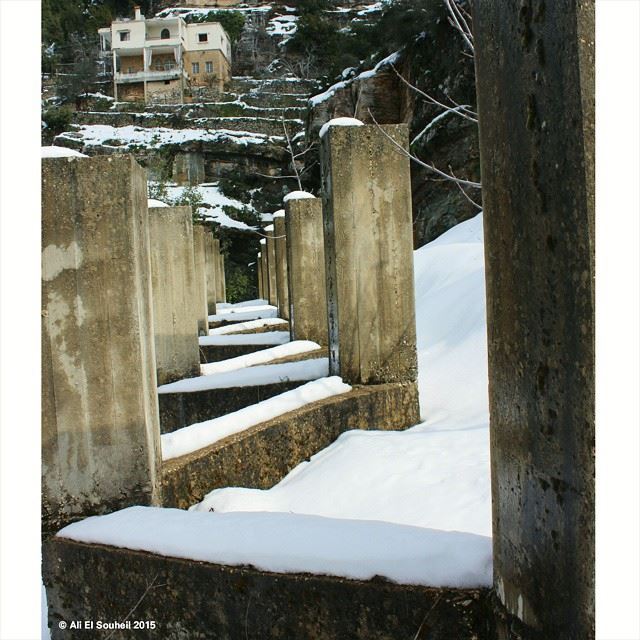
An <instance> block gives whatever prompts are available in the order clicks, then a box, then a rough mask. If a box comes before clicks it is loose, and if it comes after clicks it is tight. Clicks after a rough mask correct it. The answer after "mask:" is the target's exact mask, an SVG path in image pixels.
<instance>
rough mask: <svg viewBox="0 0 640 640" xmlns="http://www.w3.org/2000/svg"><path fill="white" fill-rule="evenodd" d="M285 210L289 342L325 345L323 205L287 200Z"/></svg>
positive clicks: (316, 202) (318, 201)
mask: <svg viewBox="0 0 640 640" xmlns="http://www.w3.org/2000/svg"><path fill="white" fill-rule="evenodd" d="M285 208H286V214H285V227H286V230H287V269H288V274H289V275H288V280H289V308H290V313H289V327H290V331H291V339H292V340H313V341H314V342H317V343H318V344H321V345H327V344H329V339H328V329H327V327H328V325H327V288H326V280H325V265H324V236H323V231H322V201H321V200H319V199H318V198H307V199H303V200H288V201H287V202H286V203H285Z"/></svg>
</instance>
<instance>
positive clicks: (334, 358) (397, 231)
mask: <svg viewBox="0 0 640 640" xmlns="http://www.w3.org/2000/svg"><path fill="white" fill-rule="evenodd" d="M382 129H383V131H381V130H380V129H379V128H378V127H376V126H373V125H371V126H360V127H339V126H338V127H330V128H329V130H328V132H327V133H326V135H325V136H323V138H322V141H321V156H322V178H323V185H324V190H323V191H324V233H325V252H326V260H325V263H326V267H327V300H328V316H329V361H330V371H331V373H332V374H339V375H341V376H342V377H343V378H344V379H345V380H346V381H347V382H349V383H356V384H376V383H383V382H408V381H415V380H416V377H417V357H416V326H415V302H414V293H413V245H412V217H411V216H412V214H411V183H410V174H409V158H408V157H407V156H406V155H405V154H403V153H401V152H400V151H399V150H398V149H397V148H396V147H395V146H394V145H393V144H392V143H391V141H390V140H389V139H388V138H387V136H389V137H391V138H393V140H395V141H396V143H397V144H399V145H400V146H402V147H404V148H408V144H409V141H408V130H407V127H406V126H405V125H386V126H384V127H382ZM385 134H386V135H385Z"/></svg>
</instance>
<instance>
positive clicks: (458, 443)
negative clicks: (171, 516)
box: [196, 215, 491, 536]
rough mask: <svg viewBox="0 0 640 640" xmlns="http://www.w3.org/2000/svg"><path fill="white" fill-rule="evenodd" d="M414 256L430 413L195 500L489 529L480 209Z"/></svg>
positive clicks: (352, 435) (209, 505) (224, 508)
mask: <svg viewBox="0 0 640 640" xmlns="http://www.w3.org/2000/svg"><path fill="white" fill-rule="evenodd" d="M414 264H415V283H416V285H415V294H416V316H417V318H418V321H417V332H418V370H419V387H420V403H421V414H422V418H423V420H424V422H423V423H422V424H420V425H418V426H416V427H414V428H412V429H409V430H407V431H404V432H399V433H398V432H388V431H350V432H348V433H345V434H343V435H342V436H341V437H340V438H338V440H337V441H336V442H335V443H334V444H333V445H331V446H330V447H328V448H327V449H325V450H324V451H321V452H320V453H318V454H317V455H315V456H314V457H313V458H311V460H310V461H309V462H304V463H302V464H301V465H299V466H298V467H297V468H296V469H294V470H293V471H292V472H291V473H290V474H289V475H288V476H287V477H286V478H284V480H282V481H281V482H280V483H279V484H278V485H276V486H275V487H273V488H272V489H269V490H268V491H260V490H256V489H243V488H235V487H234V488H227V489H219V490H217V491H213V492H212V493H211V494H209V496H208V497H207V498H206V499H205V500H204V501H203V503H202V504H200V505H199V506H197V507H196V508H197V509H199V510H207V509H215V511H216V512H217V513H219V512H229V511H283V512H293V513H305V514H313V515H319V516H325V517H331V518H357V519H373V520H384V521H387V522H395V523H398V524H404V525H411V526H419V527H429V528H434V529H442V530H445V531H452V530H454V531H466V532H469V533H475V534H479V535H484V536H490V535H491V508H490V505H491V503H490V484H489V430H488V421H489V417H488V396H487V380H488V377H487V376H488V374H487V361H486V321H485V302H484V254H483V244H482V216H481V215H478V216H476V217H475V218H474V219H472V220H469V221H467V222H463V223H462V224H460V225H458V226H456V227H455V228H453V229H451V230H450V231H449V232H447V233H445V234H444V235H443V236H441V237H440V238H438V239H437V240H435V241H434V242H431V243H430V244H428V245H426V246H425V247H422V248H421V249H419V250H418V251H416V252H415V262H414ZM373 487H375V489H373Z"/></svg>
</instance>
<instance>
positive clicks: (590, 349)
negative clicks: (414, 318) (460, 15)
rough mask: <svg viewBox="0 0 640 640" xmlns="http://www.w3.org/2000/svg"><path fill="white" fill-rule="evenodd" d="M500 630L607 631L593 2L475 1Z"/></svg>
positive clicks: (580, 634) (510, 633)
mask: <svg viewBox="0 0 640 640" xmlns="http://www.w3.org/2000/svg"><path fill="white" fill-rule="evenodd" d="M474 11H475V16H474V36H475V47H476V66H477V89H478V109H479V118H480V152H481V166H482V196H483V206H484V212H485V213H484V216H485V218H484V229H485V254H486V280H487V324H488V349H489V400H490V413H491V462H492V484H493V495H492V502H493V541H494V556H493V557H494V579H495V588H496V593H497V596H498V598H499V600H500V602H501V611H499V613H500V619H499V622H500V625H499V634H498V637H499V638H511V637H518V638H525V639H529V638H553V639H554V640H568V639H572V640H573V639H578V638H579V639H580V640H582V639H583V638H584V639H588V638H593V637H594V446H595V442H594V78H593V75H594V68H593V63H594V24H593V23H594V6H593V2H584V1H578V2H575V3H566V2H555V3H554V2H546V3H544V2H541V1H536V2H524V3H519V4H517V5H516V4H514V3H496V2H490V1H488V0H475V3H474Z"/></svg>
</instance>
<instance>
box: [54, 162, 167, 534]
mask: <svg viewBox="0 0 640 640" xmlns="http://www.w3.org/2000/svg"><path fill="white" fill-rule="evenodd" d="M147 217H148V213H147V183H146V174H145V172H144V170H143V169H142V168H141V167H140V166H139V165H138V164H137V163H136V162H135V161H134V160H133V158H132V157H131V156H121V157H118V158H115V157H98V158H52V159H43V161H42V356H43V357H42V398H43V401H42V526H43V530H44V531H45V532H47V531H52V530H55V529H58V528H60V527H61V526H63V525H65V524H67V523H68V522H70V521H72V520H76V519H78V518H80V517H84V516H87V515H91V514H96V513H104V512H108V511H112V510H113V509H117V508H120V507H125V506H128V505H132V504H153V503H158V502H159V499H160V498H159V486H158V476H157V467H158V466H159V463H160V442H159V436H160V433H159V427H158V405H157V400H156V372H155V357H154V339H153V320H152V302H151V275H150V258H149V229H148V220H147ZM133 452H135V455H132V454H133Z"/></svg>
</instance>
